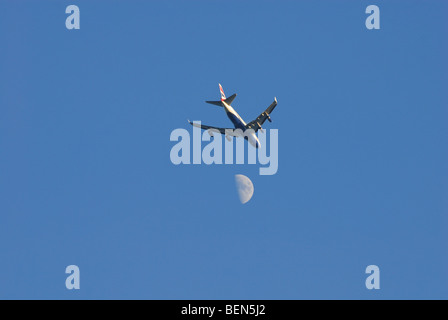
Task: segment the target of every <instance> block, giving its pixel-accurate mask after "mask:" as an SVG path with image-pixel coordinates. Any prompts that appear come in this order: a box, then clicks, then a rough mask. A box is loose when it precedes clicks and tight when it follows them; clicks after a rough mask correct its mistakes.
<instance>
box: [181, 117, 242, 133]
mask: <svg viewBox="0 0 448 320" xmlns="http://www.w3.org/2000/svg"><path fill="white" fill-rule="evenodd" d="M188 122H189V123H190V124H191V125H192V126H193V127H197V128H201V129H204V130H212V131H213V130H216V131H219V132H220V133H221V134H224V135H228V136H236V135H235V134H234V130H235V128H218V127H212V126H207V125H205V124H198V123H194V122H191V121H190V120H188ZM226 130H227V131H226Z"/></svg>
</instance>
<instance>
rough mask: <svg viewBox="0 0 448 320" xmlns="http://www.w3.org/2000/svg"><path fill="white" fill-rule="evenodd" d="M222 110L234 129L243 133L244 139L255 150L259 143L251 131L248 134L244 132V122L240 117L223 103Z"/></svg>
mask: <svg viewBox="0 0 448 320" xmlns="http://www.w3.org/2000/svg"><path fill="white" fill-rule="evenodd" d="M222 104H223V107H224V110H225V111H226V114H227V117H228V118H229V119H230V121H232V123H233V125H234V126H235V129H241V130H242V132H243V136H244V139H246V140H247V141H249V143H250V144H251V145H252V146H254V147H255V148H259V147H260V141H259V140H258V138H257V135H256V134H255V132H254V131H253V130H251V131H250V132H246V133H244V132H245V131H246V122H244V120H243V119H242V118H241V117H240V115H239V114H238V113H237V112H236V111H235V109H233V108H232V106H230V105H228V104H227V103H226V102H225V101H222Z"/></svg>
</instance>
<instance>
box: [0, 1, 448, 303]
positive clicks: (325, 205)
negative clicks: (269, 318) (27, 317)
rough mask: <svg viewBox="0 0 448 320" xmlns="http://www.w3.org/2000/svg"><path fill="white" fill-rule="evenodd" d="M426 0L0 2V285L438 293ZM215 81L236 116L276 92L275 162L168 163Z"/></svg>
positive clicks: (435, 134) (436, 25) (433, 91)
mask: <svg viewBox="0 0 448 320" xmlns="http://www.w3.org/2000/svg"><path fill="white" fill-rule="evenodd" d="M70 4H76V5H78V6H79V8H80V11H81V29H80V30H71V31H69V30H67V29H66V28H65V19H66V17H67V16H68V15H67V14H65V8H66V6H68V5H70ZM370 4H376V5H378V6H379V7H380V10H381V29H380V30H372V31H370V30H367V29H366V27H365V19H366V17H367V14H365V9H366V7H367V6H368V5H370ZM447 9H448V2H446V1H379V0H372V1H358V0H356V1H355V0H353V1H170V2H169V3H168V1H107V2H106V1H3V0H2V1H0V41H1V46H0V298H2V299H11V298H25V299H35V298H39V299H49V298H54V299H110V298H113V299H134V298H136V299H327V298H328V299H419V298H423V299H425V298H436V299H447V298H448V256H447V253H448V233H447V227H448V215H447V213H448V179H447V178H448V151H447V146H448V126H447V120H448V108H447V106H448V104H447V103H448V90H447V83H448V81H447V80H448V72H447V71H448V63H447V57H448V45H447V31H448V22H447V21H448V20H447V12H448V10H447ZM218 83H221V84H222V85H223V87H224V90H225V91H226V94H227V95H230V94H232V93H234V92H236V93H238V97H237V98H236V100H235V102H234V107H235V108H236V110H237V111H238V112H239V113H240V115H241V116H242V117H243V118H244V119H245V120H246V121H250V120H252V119H253V118H255V117H256V116H257V115H258V114H259V113H260V112H261V111H263V110H264V109H265V108H266V107H267V106H268V105H269V104H270V103H271V101H272V99H273V97H274V96H276V97H277V98H278V102H279V104H278V107H277V108H276V110H275V111H274V113H273V114H272V119H273V122H272V123H266V125H265V127H266V128H276V129H278V130H279V170H278V173H277V174H276V175H274V176H260V175H258V169H259V165H233V166H231V165H212V166H206V165H196V166H193V165H181V166H175V165H173V164H172V163H171V162H170V158H169V153H170V149H171V147H172V146H173V145H174V143H173V142H170V140H169V136H170V133H171V131H172V130H173V129H176V128H186V129H188V130H191V127H190V126H189V125H188V123H187V121H186V120H187V119H191V120H202V121H203V122H204V123H207V124H211V125H220V126H229V125H231V123H230V121H229V120H228V119H227V118H226V117H225V114H224V112H223V110H222V109H219V108H217V107H214V106H212V105H206V104H205V103H204V100H208V99H212V100H214V99H218V98H219V91H218ZM237 173H241V174H244V175H246V176H248V177H250V178H251V179H252V181H253V183H254V186H255V193H254V196H253V198H252V200H251V201H250V202H249V203H247V204H245V205H242V204H240V203H239V201H238V197H237V193H236V190H235V185H234V175H235V174H237ZM71 264H75V265H78V266H79V267H80V270H81V289H80V290H77V291H76V290H72V291H69V290H67V289H66V288H65V279H66V276H67V275H66V274H65V268H66V266H68V265H71ZM370 264H375V265H378V266H379V268H380V270H381V282H380V284H381V289H380V290H373V291H369V290H367V289H366V287H365V284H364V283H365V279H366V277H367V275H366V274H365V268H366V266H368V265H370Z"/></svg>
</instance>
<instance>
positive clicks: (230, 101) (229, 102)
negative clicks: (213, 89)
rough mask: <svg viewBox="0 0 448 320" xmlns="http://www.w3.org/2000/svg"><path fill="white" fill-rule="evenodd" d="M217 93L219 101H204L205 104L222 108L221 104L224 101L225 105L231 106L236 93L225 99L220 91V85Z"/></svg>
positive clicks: (222, 91)
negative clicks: (219, 94)
mask: <svg viewBox="0 0 448 320" xmlns="http://www.w3.org/2000/svg"><path fill="white" fill-rule="evenodd" d="M219 91H220V93H221V101H205V102H207V103H210V104H214V105H216V106H220V107H222V106H223V104H222V102H223V101H225V103H227V104H228V105H230V104H232V102H233V100H234V99H235V97H236V93H234V94H232V95H231V96H230V97H228V98H226V95H225V94H224V90H223V89H222V86H221V84H219Z"/></svg>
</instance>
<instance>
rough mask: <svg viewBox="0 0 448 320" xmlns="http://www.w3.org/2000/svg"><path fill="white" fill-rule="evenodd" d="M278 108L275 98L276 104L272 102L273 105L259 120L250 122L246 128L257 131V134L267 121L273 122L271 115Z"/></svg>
mask: <svg viewBox="0 0 448 320" xmlns="http://www.w3.org/2000/svg"><path fill="white" fill-rule="evenodd" d="M276 106H277V98H274V102H272V103H271V105H270V106H269V107H268V108H267V109H266V110H265V111H264V112H263V113H262V114H260V115H259V116H258V117H257V119H255V120H254V121H251V122H249V123H248V124H247V125H246V128H247V129H253V130H255V132H257V131H258V130H259V129H261V126H262V125H263V123H264V122H265V121H266V119H268V120H269V122H272V120H271V117H270V116H269V115H270V114H271V112H272V111H274V109H275V107H276Z"/></svg>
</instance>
